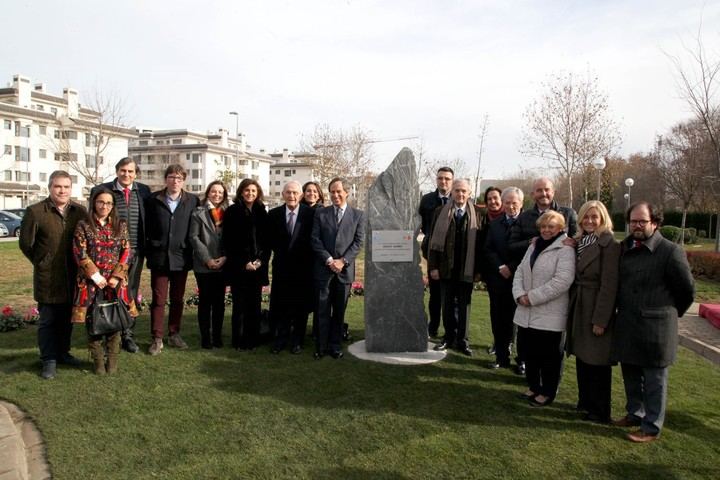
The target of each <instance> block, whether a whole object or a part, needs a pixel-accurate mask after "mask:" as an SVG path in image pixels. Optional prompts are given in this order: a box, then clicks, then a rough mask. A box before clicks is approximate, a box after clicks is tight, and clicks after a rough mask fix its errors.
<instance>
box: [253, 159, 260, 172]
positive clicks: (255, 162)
mask: <svg viewBox="0 0 720 480" xmlns="http://www.w3.org/2000/svg"><path fill="white" fill-rule="evenodd" d="M258 168H260V162H257V161H255V160H253V162H252V169H253V170H257V169H258Z"/></svg>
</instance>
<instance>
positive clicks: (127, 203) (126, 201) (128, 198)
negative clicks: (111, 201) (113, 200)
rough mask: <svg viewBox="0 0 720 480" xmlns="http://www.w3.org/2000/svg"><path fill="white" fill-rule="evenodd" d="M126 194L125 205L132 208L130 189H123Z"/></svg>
mask: <svg viewBox="0 0 720 480" xmlns="http://www.w3.org/2000/svg"><path fill="white" fill-rule="evenodd" d="M123 192H125V205H127V206H130V189H129V188H128V187H125V188H123Z"/></svg>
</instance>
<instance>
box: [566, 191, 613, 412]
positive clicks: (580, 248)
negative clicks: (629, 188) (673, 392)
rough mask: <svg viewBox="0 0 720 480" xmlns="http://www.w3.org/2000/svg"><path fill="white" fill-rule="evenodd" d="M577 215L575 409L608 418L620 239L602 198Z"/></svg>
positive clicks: (571, 348) (572, 339)
mask: <svg viewBox="0 0 720 480" xmlns="http://www.w3.org/2000/svg"><path fill="white" fill-rule="evenodd" d="M578 220H579V221H578V225H579V227H580V228H579V229H578V233H577V235H576V237H575V240H576V241H577V266H576V268H575V284H574V285H573V289H572V291H571V301H572V304H571V305H572V306H571V312H572V313H571V315H570V322H569V324H568V343H567V350H568V354H573V355H575V361H576V365H577V383H578V410H581V411H585V412H586V414H585V416H584V417H583V418H584V419H585V420H589V421H594V422H600V423H608V422H609V421H610V389H611V383H612V367H611V362H610V342H611V340H612V327H613V323H612V320H613V317H614V311H615V295H616V293H617V285H618V268H619V264H620V244H619V243H618V242H617V241H615V239H614V238H613V232H612V220H611V219H610V215H609V214H608V211H607V209H606V208H605V205H603V204H602V203H601V202H598V201H595V200H593V201H590V202H587V203H585V205H583V206H582V207H581V208H580V213H579V214H578Z"/></svg>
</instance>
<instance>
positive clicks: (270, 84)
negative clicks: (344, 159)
mask: <svg viewBox="0 0 720 480" xmlns="http://www.w3.org/2000/svg"><path fill="white" fill-rule="evenodd" d="M2 17H3V22H2V23H3V28H2V30H3V41H2V42H0V58H1V59H2V61H1V62H0V85H4V84H5V83H7V82H10V81H11V80H12V75H13V74H15V73H21V74H23V75H27V76H29V77H30V78H31V80H32V81H33V82H44V83H46V86H47V88H48V90H49V93H52V94H61V93H62V88H63V87H65V86H71V87H74V88H76V89H78V90H79V91H80V96H81V99H82V96H83V93H87V92H90V91H92V90H95V89H97V90H102V91H105V92H110V91H114V92H117V93H119V94H120V95H121V96H122V97H124V98H125V100H126V103H127V104H128V106H129V107H130V111H131V115H130V121H131V123H132V124H133V125H139V126H145V127H152V128H190V129H193V130H197V131H201V132H204V131H207V130H215V129H217V128H219V127H223V128H228V129H229V130H230V131H231V132H234V130H235V119H234V118H233V117H230V116H229V115H228V112H229V111H231V110H236V111H238V112H239V113H240V118H239V121H240V131H242V132H245V133H246V134H247V137H248V142H249V143H250V144H251V145H252V146H253V147H254V148H256V149H257V148H265V149H266V150H268V151H274V150H279V149H282V148H289V149H291V150H295V149H297V148H299V144H300V138H301V135H303V134H309V133H311V132H312V130H313V129H314V127H315V125H317V124H319V123H327V124H329V125H331V126H333V127H338V128H350V127H352V126H354V125H360V126H362V127H364V128H366V129H368V130H370V131H371V132H372V135H373V137H375V138H378V139H392V138H397V137H406V136H418V137H421V138H422V141H423V143H424V147H425V150H426V152H427V153H428V154H430V155H431V156H433V157H437V158H440V159H447V160H451V159H454V158H460V159H462V160H464V161H466V162H467V163H469V164H471V165H473V166H474V165H476V162H477V158H478V151H479V138H478V135H479V132H480V126H481V123H482V119H483V117H484V115H488V118H489V128H488V133H487V137H486V144H485V149H484V153H483V166H482V170H483V176H484V177H490V178H497V177H500V176H503V175H507V174H511V173H513V172H515V171H517V170H518V169H520V168H528V167H536V166H539V165H540V163H539V162H538V161H537V160H534V159H529V158H523V157H522V155H521V154H520V153H519V152H518V148H519V145H520V138H521V131H522V126H523V116H522V115H523V112H524V110H525V108H526V106H527V105H528V104H529V103H530V102H531V101H532V100H533V98H535V97H536V96H537V95H538V92H539V88H540V83H541V82H543V81H544V80H546V79H547V78H548V76H549V75H551V74H552V73H555V72H560V71H566V72H576V73H578V74H584V73H585V72H587V71H588V69H590V70H592V71H593V72H594V73H595V74H596V75H597V76H598V77H599V80H600V85H601V88H602V89H603V90H604V91H605V92H607V94H608V96H609V100H610V104H611V108H612V112H613V116H614V118H615V120H616V121H617V122H618V124H619V125H620V130H621V132H622V135H623V145H622V148H621V151H620V153H623V154H628V153H632V152H637V151H647V150H649V149H650V148H651V146H652V142H653V137H654V136H655V134H656V133H662V132H663V131H665V130H666V129H667V128H669V127H670V126H671V125H672V124H673V123H675V122H677V121H679V120H681V119H683V118H686V117H687V116H688V115H689V113H688V110H687V108H686V107H685V105H684V104H683V103H682V101H680V100H679V99H678V95H677V90H676V88H675V79H674V76H673V71H672V68H671V66H670V63H669V61H668V59H667V57H666V56H665V53H663V52H668V53H671V54H679V53H681V52H682V43H683V42H685V43H686V44H689V43H692V41H693V39H694V36H695V35H696V33H697V29H698V26H699V24H700V21H701V20H702V22H703V24H704V25H705V27H704V29H703V33H704V36H705V40H706V43H707V44H708V45H709V46H711V47H712V48H713V49H714V50H715V51H716V52H717V51H718V47H720V41H719V40H720V35H719V32H720V30H719V29H718V27H717V26H718V25H720V1H696V0H684V1H682V2H680V1H677V0H654V1H630V0H627V1H615V0H605V1H591V0H580V1H520V2H513V1H502V0H497V1H483V0H476V1H453V0H445V1H442V2H441V1H425V0H411V1H393V0H385V1H379V0H378V1H374V0H373V1H363V0H345V1H314V0H313V1H310V0H304V1H276V0H264V1H258V2H247V1H214V0H205V1H202V2H201V1H184V0H172V1H169V0H168V1H166V0H162V1H160V0H153V1H119V2H98V1H82V0H63V1H62V2H55V1H49V0H48V1H42V0H40V1H32V2H31V1H27V0H14V1H12V2H4V5H3V8H2ZM414 143H415V141H407V142H387V143H379V144H376V145H375V155H376V158H377V161H376V164H377V165H376V166H377V168H383V167H384V166H386V165H387V164H388V163H389V161H390V160H392V157H393V156H394V154H395V153H396V152H397V151H398V150H399V149H400V148H401V147H402V146H403V145H405V144H407V145H408V146H413V144H414ZM473 169H474V167H473Z"/></svg>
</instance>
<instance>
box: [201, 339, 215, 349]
mask: <svg viewBox="0 0 720 480" xmlns="http://www.w3.org/2000/svg"><path fill="white" fill-rule="evenodd" d="M200 347H201V348H204V349H205V350H212V342H210V340H207V339H202V340H200Z"/></svg>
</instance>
